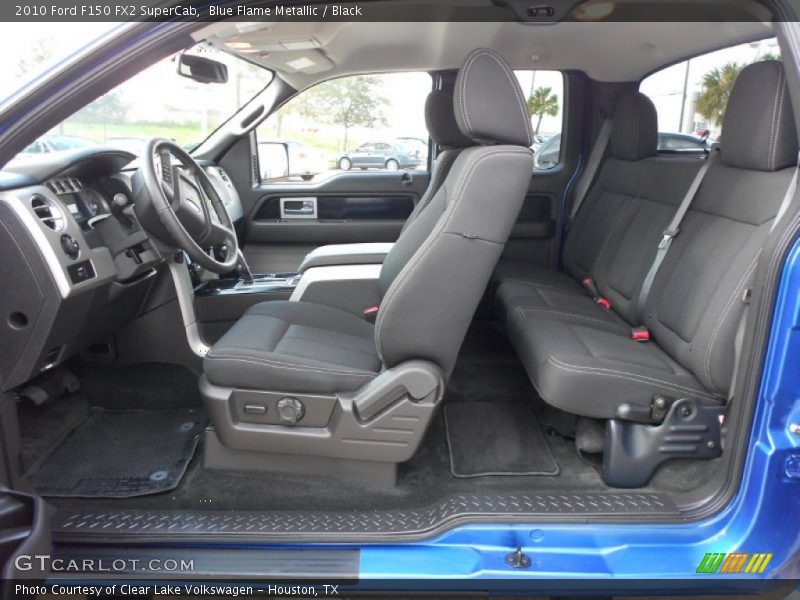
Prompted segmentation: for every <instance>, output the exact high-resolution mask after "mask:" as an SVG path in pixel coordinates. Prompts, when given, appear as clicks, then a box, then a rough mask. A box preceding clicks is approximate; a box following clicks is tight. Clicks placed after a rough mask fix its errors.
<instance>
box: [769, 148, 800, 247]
mask: <svg viewBox="0 0 800 600" xmlns="http://www.w3.org/2000/svg"><path fill="white" fill-rule="evenodd" d="M797 159H798V165H797V166H796V167H795V169H794V175H792V180H791V181H790V182H789V189H787V190H786V194H785V195H784V196H783V200H781V205H780V206H779V207H778V212H777V213H776V214H775V219H774V220H773V221H772V226H771V227H770V228H769V232H770V233H772V232H773V231H775V228H776V227H777V226H778V222H779V221H780V220H781V219H782V218H783V215H785V214H786V211H787V210H789V205H790V204H791V203H792V199H793V198H794V195H795V193H797V180H798V178H799V177H800V154H798V156H797Z"/></svg>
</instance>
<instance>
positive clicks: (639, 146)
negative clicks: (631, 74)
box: [610, 92, 658, 160]
mask: <svg viewBox="0 0 800 600" xmlns="http://www.w3.org/2000/svg"><path fill="white" fill-rule="evenodd" d="M657 150H658V115H657V113H656V107H655V105H654V104H653V102H652V101H651V100H650V98H648V97H647V96H645V95H644V94H642V93H641V92H628V93H626V94H624V95H623V96H622V97H621V98H620V99H619V100H618V101H617V107H616V108H615V109H614V122H613V125H612V129H611V144H610V152H611V155H612V156H614V157H616V158H620V159H622V160H641V159H642V158H647V157H648V156H653V155H654V154H655V153H656V151H657Z"/></svg>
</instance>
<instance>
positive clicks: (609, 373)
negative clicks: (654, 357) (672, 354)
mask: <svg viewBox="0 0 800 600" xmlns="http://www.w3.org/2000/svg"><path fill="white" fill-rule="evenodd" d="M547 360H548V362H550V363H552V364H553V366H555V367H556V368H558V369H561V370H563V371H569V372H575V373H585V374H591V375H600V376H602V377H614V378H616V379H628V380H631V381H638V382H640V383H654V384H656V385H659V386H661V387H665V388H668V389H670V388H671V389H673V390H675V391H681V392H687V393H690V394H697V395H698V396H702V397H705V398H717V397H718V396H716V395H714V394H709V393H708V392H707V391H705V390H703V391H701V390H697V389H694V388H690V387H687V386H683V385H680V384H677V383H672V382H669V381H665V380H663V379H658V378H655V377H648V376H646V375H639V374H637V373H630V372H628V371H618V370H615V369H603V368H600V367H581V366H579V365H572V364H569V363H565V362H562V361H560V360H558V359H557V358H554V357H552V356H551V357H549V358H548V359H547Z"/></svg>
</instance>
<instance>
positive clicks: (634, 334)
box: [631, 327, 650, 342]
mask: <svg viewBox="0 0 800 600" xmlns="http://www.w3.org/2000/svg"><path fill="white" fill-rule="evenodd" d="M631 339H632V340H634V341H636V342H649V341H650V330H649V329H647V327H634V328H633V329H631Z"/></svg>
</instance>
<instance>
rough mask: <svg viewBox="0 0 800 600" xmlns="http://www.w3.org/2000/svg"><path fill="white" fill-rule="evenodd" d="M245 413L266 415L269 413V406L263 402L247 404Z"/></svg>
mask: <svg viewBox="0 0 800 600" xmlns="http://www.w3.org/2000/svg"><path fill="white" fill-rule="evenodd" d="M244 414H246V415H265V414H267V407H266V406H264V405H263V404H245V405H244Z"/></svg>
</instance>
